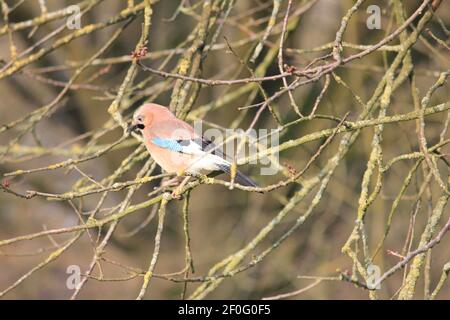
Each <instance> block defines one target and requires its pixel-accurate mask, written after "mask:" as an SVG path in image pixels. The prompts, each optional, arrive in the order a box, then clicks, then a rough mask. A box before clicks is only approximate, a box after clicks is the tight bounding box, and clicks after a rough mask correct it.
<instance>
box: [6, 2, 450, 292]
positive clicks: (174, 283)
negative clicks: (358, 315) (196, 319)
mask: <svg viewBox="0 0 450 320" xmlns="http://www.w3.org/2000/svg"><path fill="white" fill-rule="evenodd" d="M0 4H1V8H2V20H1V24H0V58H1V60H2V62H1V65H0V96H1V99H0V174H1V175H2V176H3V179H4V180H3V182H2V184H3V187H2V190H3V191H4V192H1V193H0V270H1V272H0V292H1V293H0V295H1V296H2V297H3V296H4V298H9V299H36V298H49V299H67V298H70V297H78V298H87V299H132V298H136V297H137V296H138V294H139V292H141V293H142V295H141V297H144V298H147V299H180V298H181V297H182V295H183V296H185V297H187V298H189V297H190V298H212V299H215V298H216V299H219V298H221V299H228V298H234V299H261V298H264V297H273V296H277V295H279V294H285V293H292V292H294V293H296V294H292V295H288V297H286V298H291V299H367V298H379V299H389V298H402V299H411V298H416V299H430V298H437V299H448V298H450V290H449V288H450V287H449V284H448V280H447V277H446V275H447V274H448V272H449V270H450V264H449V263H450V254H449V252H448V250H447V245H450V238H449V237H448V236H445V233H446V231H447V229H448V228H449V227H450V225H448V222H447V221H448V219H449V216H450V214H449V210H448V204H447V201H448V195H449V189H450V188H449V168H448V162H449V160H450V159H449V152H450V148H449V142H450V140H449V139H450V137H449V133H448V131H449V130H448V128H447V127H448V125H449V119H450V118H449V114H450V113H449V108H450V106H449V97H450V95H449V87H448V84H447V83H446V79H447V77H448V75H449V69H450V56H449V50H450V49H449V46H450V41H449V34H450V32H449V25H450V3H449V2H448V1H442V2H441V1H436V0H434V1H422V0H414V1H400V0H394V1H348V0H346V1H333V0H317V1H315V0H302V1H300V0H298V1H297V0H295V1H288V0H273V1H272V0H271V1H265V0H264V1H263V0H246V1H243V0H206V1H200V0H198V1H197V0H181V1H178V0H177V1H157V0H152V1H143V0H134V1H133V0H128V1H120V0H103V1H102V0H96V1H95V0H85V1H81V2H78V1H59V0H58V1H56V0H40V1H37V0H26V1H10V0H0ZM74 4H75V5H78V6H79V8H80V10H81V13H82V16H81V20H80V22H81V24H80V29H71V28H69V27H68V26H67V22H68V21H69V19H70V18H71V17H72V18H73V14H74V13H73V12H74V11H70V12H69V13H68V12H67V9H65V8H68V7H69V6H70V5H74ZM370 5H377V6H379V8H381V12H380V14H381V21H380V22H381V29H369V28H368V27H367V19H368V18H369V17H370V16H371V14H372V13H371V12H367V8H368V6H370ZM421 5H424V10H421V11H420V12H417V9H418V8H419V7H420V6H421ZM432 6H433V7H432ZM288 7H289V12H288V13H287V10H288ZM351 8H354V10H352V9H351ZM75 13H76V12H75ZM414 15H415V16H414ZM411 16H412V17H413V18H414V19H412V21H411V23H407V24H406V25H405V26H403V27H402V24H403V23H404V22H405V21H407V19H409V17H411ZM69 22H70V21H69ZM72 22H73V21H72ZM347 23H348V25H347ZM397 31H398V32H397ZM392 34H394V36H392V38H391V39H388V38H389V36H390V35H392ZM266 36H267V37H266ZM282 39H284V40H285V41H284V42H280V40H282ZM383 39H388V40H391V41H387V40H386V42H385V43H382V45H380V46H379V47H375V46H374V45H376V44H377V43H380V41H383ZM280 43H282V45H280ZM144 46H146V47H147V48H148V53H147V54H146V55H145V57H142V59H141V60H140V61H141V62H142V63H144V64H145V65H147V66H149V67H151V68H154V69H156V70H161V71H165V72H167V73H169V75H167V77H162V76H160V75H158V74H155V73H154V72H149V71H145V70H143V69H142V68H141V66H139V65H138V64H137V63H136V62H137V61H136V59H133V58H132V55H131V53H132V52H133V51H134V50H136V49H137V50H139V49H142V48H143V47H144ZM280 52H281V54H280ZM358 54H361V56H360V57H356V56H355V57H353V58H350V59H349V60H348V61H346V59H348V58H349V57H352V56H354V55H358ZM253 58H254V59H253ZM252 60H254V61H252ZM281 73H289V75H288V76H286V77H283V78H277V79H276V80H269V79H262V80H261V81H251V80H250V81H249V82H248V83H244V82H242V83H241V82H238V83H235V84H233V83H231V84H229V85H226V84H225V85H207V84H201V83H199V82H196V81H195V80H194V81H190V80H188V79H183V78H176V74H181V75H185V76H189V77H192V78H195V79H206V80H208V79H223V80H225V79H226V80H236V79H242V78H255V77H271V76H276V75H278V74H281ZM283 79H285V81H286V82H285V83H284V80H283ZM263 80H264V81H263ZM287 86H291V87H290V89H292V90H286V87H287ZM424 98H425V99H424ZM265 101H269V102H268V103H266V102H265ZM144 102H156V103H159V104H163V105H167V106H170V108H171V109H172V110H173V111H175V112H176V113H177V114H178V116H179V117H181V118H185V119H186V121H188V122H192V121H194V120H196V119H203V120H204V121H205V122H204V124H205V126H206V127H214V126H217V127H218V128H220V129H222V128H237V127H238V128H244V129H247V128H248V127H249V126H251V125H252V124H253V122H254V121H256V122H255V128H269V129H273V128H277V127H282V128H283V130H282V131H281V133H280V143H281V145H282V146H283V144H284V143H286V144H284V146H285V148H283V150H282V151H281V152H280V159H279V160H280V165H281V167H280V168H281V169H280V170H279V172H278V173H277V175H274V176H263V175H259V170H258V165H251V166H250V165H246V166H244V168H243V170H244V171H245V172H246V173H249V175H250V176H252V178H253V179H254V180H256V181H258V183H259V184H260V185H261V186H262V187H263V188H264V187H267V188H268V189H267V190H266V191H267V192H265V193H263V194H260V193H257V192H251V190H250V191H249V190H239V188H235V189H234V190H229V189H228V188H227V187H226V186H224V185H222V184H220V182H218V181H217V180H218V179H222V180H223V181H227V178H228V177H226V176H219V177H217V178H215V179H214V180H213V181H212V185H209V184H207V183H204V181H203V182H202V183H200V184H198V183H197V184H196V185H195V182H191V185H190V187H189V189H190V191H186V192H185V193H184V199H182V200H175V199H168V203H167V206H166V207H165V206H164V205H165V201H166V200H164V199H165V198H164V197H165V196H162V195H161V193H159V194H158V193H156V192H154V189H155V188H158V187H159V186H160V182H161V179H155V180H152V181H150V182H147V183H139V178H140V177H141V176H147V175H149V176H156V175H158V174H160V169H159V168H158V167H155V166H154V165H153V163H152V161H151V159H149V157H148V156H147V154H146V151H145V150H144V149H143V148H142V147H140V141H139V140H138V138H137V137H133V136H126V135H123V133H124V130H123V129H124V128H125V126H126V124H127V121H128V120H129V119H130V116H131V114H132V112H133V111H134V110H135V109H136V108H137V107H138V106H140V105H142V104H143V103H144ZM296 109H297V110H296ZM258 113H260V116H259V115H258ZM404 115H407V116H404ZM397 116H398V117H397ZM396 117H397V118H396ZM276 118H278V121H277V120H276ZM295 120H298V121H297V122H295V123H292V122H293V121H295ZM344 120H345V121H344ZM361 121H369V122H361ZM370 121H372V122H370ZM383 121H384V122H383ZM382 123H384V125H382ZM358 126H359V127H358ZM327 130H328V131H327ZM337 130H338V131H337ZM344 131H346V132H344ZM121 137H122V138H121ZM327 138H329V139H327ZM301 139H304V140H301ZM115 141H119V143H118V144H117V145H116V146H115V147H114V148H111V149H108V150H105V148H108V146H110V145H111V144H113V143H115ZM289 141H292V142H293V143H294V145H292V146H290V145H288V144H287V143H288V142H289ZM321 146H323V148H321ZM103 151H104V152H103ZM130 155H131V156H130ZM90 156H92V157H91V158H89V159H86V158H87V157H90ZM68 159H72V160H68ZM80 159H81V160H82V161H79V160H80ZM124 159H125V161H129V162H130V165H129V166H127V163H124V162H123V161H124ZM84 160H86V161H84ZM71 161H72V162H71ZM77 161H79V162H77ZM57 163H59V164H61V166H60V168H56V169H55V168H52V167H51V165H52V164H57ZM35 168H44V169H43V170H40V171H38V172H28V173H27V172H26V171H25V172H20V171H19V172H15V174H13V175H12V176H8V175H7V173H11V172H14V171H15V170H29V169H35ZM302 170H303V171H302ZM296 173H301V175H300V176H299V177H298V178H296V179H291V177H292V175H295V174H296ZM5 174H6V175H5ZM293 180H295V181H293ZM133 181H134V182H133ZM280 181H285V182H286V183H285V185H283V186H281V187H279V188H278V187H277V188H273V190H272V189H270V186H272V185H277V184H278V183H279V182H280ZM117 182H119V183H122V182H132V183H131V184H130V185H127V186H124V187H123V188H117V190H111V189H113V187H112V186H113V184H114V183H117ZM83 188H87V189H83ZM101 188H109V189H108V190H107V191H105V192H101V190H102V189H101ZM119 189H120V190H119ZM30 190H31V191H32V192H35V193H30V192H28V193H27V191H30ZM83 190H99V191H98V192H95V193H92V194H89V195H80V196H78V197H75V198H73V199H68V198H67V197H66V199H61V197H64V195H65V196H67V195H68V193H69V192H73V193H75V194H77V193H80V192H82V191H83ZM149 193H153V194H151V195H149ZM27 197H28V199H27ZM69 198H70V197H69ZM187 198H188V199H189V203H188V210H187V212H186V210H184V209H186V205H187V204H186V202H185V201H186V199H187ZM152 199H155V201H154V202H151V203H149V202H148V201H149V200H150V201H151V200H152ZM139 204H143V205H142V206H141V207H133V206H134V205H139ZM158 206H163V208H166V210H165V212H161V211H160V212H159V214H158V212H157V211H156V210H157V209H158ZM130 208H131V209H130ZM183 208H184V209H183ZM136 209H138V210H136ZM127 210H128V211H127ZM123 213H126V214H124V215H123V216H121V217H120V219H115V218H114V214H118V215H120V214H123ZM164 213H165V216H164V217H165V219H164V224H163V229H162V230H160V231H161V232H160V233H159V235H160V236H161V238H160V241H158V240H157V241H156V243H158V244H159V245H160V248H159V252H156V254H155V253H154V252H155V251H154V249H155V248H154V247H155V234H157V226H158V216H159V218H160V219H159V222H161V217H162V216H163V214H164ZM184 214H186V215H187V216H188V218H189V219H188V223H187V227H188V230H189V236H188V239H189V240H190V241H189V250H186V240H187V238H186V234H185V231H186V230H185V229H184V227H186V221H185V218H186V215H185V216H184ZM89 216H91V217H90V220H88V217H89ZM151 216H154V217H153V219H151V220H150V217H151ZM109 217H113V218H109ZM105 219H106V220H105ZM108 219H110V220H108ZM102 221H106V222H104V223H103V222H102ZM89 223H92V224H89ZM446 223H447V227H446ZM74 226H81V228H80V229H76V230H73V229H71V228H73V227H74ZM83 226H87V227H86V228H85V227H83ZM61 228H62V229H61ZM291 228H293V229H292V230H290V229H291ZM53 230H56V231H53ZM58 230H61V231H58ZM264 230H266V231H267V233H264ZM39 232H43V234H42V236H40V235H39ZM130 232H131V234H130ZM385 233H386V238H385V241H384V242H381V241H382V239H383V235H384V234H385ZM24 235H25V238H17V237H21V236H24ZM27 235H28V238H27ZM9 239H12V240H11V241H9ZM433 241H434V242H433ZM427 246H428V247H427ZM378 247H379V248H378ZM377 248H378V249H379V251H377V250H378V249H377ZM418 249H419V251H416V252H415V250H418ZM189 251H190V252H191V255H192V256H191V258H192V262H193V265H194V267H195V268H194V269H195V270H194V271H195V272H194V273H193V272H192V271H193V270H191V268H190V257H189V254H188V253H189ZM152 258H154V259H156V258H157V260H154V261H153V262H155V263H156V264H155V265H154V267H155V269H154V274H153V272H148V271H149V270H150V271H153V270H152V269H151V268H152V264H153V262H151V261H152ZM402 261H403V262H404V264H403V265H398V263H400V262H402ZM219 262H222V264H221V266H217V265H216V264H217V263H219ZM73 265H75V266H79V267H80V269H81V271H82V273H83V274H82V278H84V279H85V280H86V282H84V283H83V287H82V288H81V289H80V290H79V292H78V291H76V290H73V289H71V288H68V287H67V281H68V279H69V278H70V276H71V275H72V273H70V270H69V273H68V267H69V266H73ZM373 265H375V266H376V268H378V269H377V270H379V271H380V274H379V276H383V275H386V277H385V278H384V279H383V281H382V283H381V289H380V290H375V291H374V290H368V289H367V283H369V282H370V281H371V279H372V278H371V276H372V274H371V272H370V271H368V270H371V269H370V266H373ZM214 266H217V267H214ZM392 267H394V269H393V270H392V273H388V274H386V272H389V270H390V268H392ZM396 267H397V269H395V268H396ZM368 268H369V269H368ZM144 275H145V276H144ZM84 276H87V277H84ZM208 276H217V278H214V277H209V278H208ZM150 278H151V279H150ZM144 279H146V280H149V283H148V287H147V288H144V290H143V289H142V286H143V283H145V280H144ZM186 279H188V280H189V281H187V282H186ZM69 281H70V279H69ZM303 288H306V289H304V290H302V289H303ZM298 290H300V291H298ZM296 291H298V292H296ZM74 292H76V294H75V295H74ZM279 298H284V297H279Z"/></svg>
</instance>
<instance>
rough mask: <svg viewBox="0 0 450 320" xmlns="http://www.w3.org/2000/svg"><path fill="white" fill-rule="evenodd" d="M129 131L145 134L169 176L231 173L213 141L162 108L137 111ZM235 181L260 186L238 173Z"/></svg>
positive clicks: (150, 105)
mask: <svg viewBox="0 0 450 320" xmlns="http://www.w3.org/2000/svg"><path fill="white" fill-rule="evenodd" d="M128 130H129V131H134V132H136V131H138V132H141V133H142V136H143V138H144V143H145V146H146V147H147V150H148V152H149V153H150V155H151V156H152V158H153V159H154V160H155V162H156V163H157V164H158V165H160V166H161V168H162V169H164V170H165V171H167V172H168V173H176V174H177V175H179V176H181V175H185V174H192V175H195V174H199V173H209V172H211V171H223V172H225V173H228V174H229V173H230V171H231V163H230V162H228V161H227V160H226V159H224V155H223V154H222V153H221V152H220V150H218V148H217V147H216V146H215V145H214V144H213V143H212V142H211V141H208V140H206V139H205V138H203V137H202V136H200V135H198V134H197V133H196V132H195V131H194V128H193V127H192V126H191V125H189V124H188V123H186V122H184V121H182V120H180V119H178V118H177V117H175V115H174V114H173V113H172V112H170V110H169V109H167V108H166V107H163V106H161V105H158V104H154V103H147V104H144V105H143V106H141V107H140V108H139V109H138V110H137V111H136V112H135V114H134V116H133V120H132V122H131V124H130V126H129V127H128ZM188 179H189V176H188V177H187V178H186V179H185V180H183V182H182V184H181V185H180V186H184V184H185V183H186V182H187V180H188ZM235 182H237V183H239V184H240V185H243V186H249V187H256V186H257V185H256V183H255V182H254V181H253V180H251V179H250V178H248V177H247V176H245V175H244V174H243V173H241V172H240V171H239V170H238V171H237V172H236V177H235ZM178 189H180V187H179V188H178Z"/></svg>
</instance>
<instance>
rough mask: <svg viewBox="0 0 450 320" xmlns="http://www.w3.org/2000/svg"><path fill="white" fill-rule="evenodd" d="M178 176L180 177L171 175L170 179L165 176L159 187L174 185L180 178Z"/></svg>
mask: <svg viewBox="0 0 450 320" xmlns="http://www.w3.org/2000/svg"><path fill="white" fill-rule="evenodd" d="M179 178H180V177H178V176H176V177H173V178H172V179H167V177H166V178H164V179H163V181H161V185H160V187H161V188H167V187H173V186H176V185H177V184H178V183H179V180H180V179H179Z"/></svg>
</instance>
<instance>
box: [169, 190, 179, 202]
mask: <svg viewBox="0 0 450 320" xmlns="http://www.w3.org/2000/svg"><path fill="white" fill-rule="evenodd" d="M171 195H172V199H176V200H180V199H181V194H180V192H179V190H174V191H173V192H172V194H171Z"/></svg>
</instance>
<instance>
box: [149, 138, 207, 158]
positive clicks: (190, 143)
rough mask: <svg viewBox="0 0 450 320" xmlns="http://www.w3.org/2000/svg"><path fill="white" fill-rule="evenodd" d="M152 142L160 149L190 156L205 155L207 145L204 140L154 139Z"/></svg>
mask: <svg viewBox="0 0 450 320" xmlns="http://www.w3.org/2000/svg"><path fill="white" fill-rule="evenodd" d="M151 142H152V143H153V144H155V145H157V146H158V147H160V148H164V149H168V150H170V151H173V152H180V153H184V154H190V155H203V154H205V152H207V151H205V150H206V149H205V147H206V145H205V144H204V143H203V141H202V139H200V138H197V139H171V138H161V137H153V138H152V139H151Z"/></svg>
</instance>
